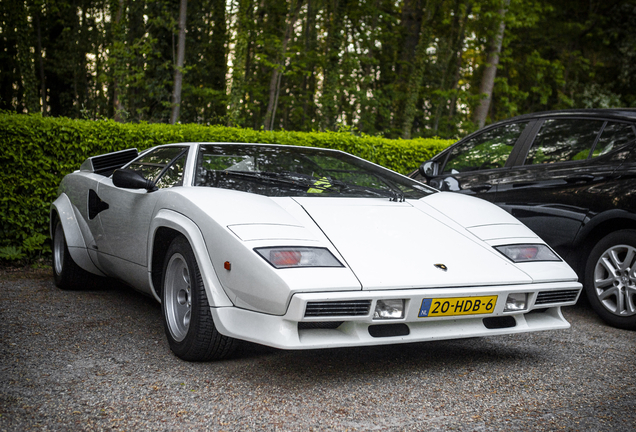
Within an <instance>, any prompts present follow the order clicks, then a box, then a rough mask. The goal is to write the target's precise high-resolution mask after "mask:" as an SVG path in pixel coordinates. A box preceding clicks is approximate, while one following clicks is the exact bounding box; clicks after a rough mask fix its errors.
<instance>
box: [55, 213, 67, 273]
mask: <svg viewBox="0 0 636 432" xmlns="http://www.w3.org/2000/svg"><path fill="white" fill-rule="evenodd" d="M64 244H65V240H64V230H63V229H62V225H61V224H58V225H57V227H56V228H55V238H54V239H53V269H54V270H55V274H58V275H59V274H62V267H63V266H64Z"/></svg>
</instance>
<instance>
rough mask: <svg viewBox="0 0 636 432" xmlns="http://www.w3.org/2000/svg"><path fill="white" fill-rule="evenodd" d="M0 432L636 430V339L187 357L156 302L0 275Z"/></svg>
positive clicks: (607, 330) (603, 331) (250, 348)
mask: <svg viewBox="0 0 636 432" xmlns="http://www.w3.org/2000/svg"><path fill="white" fill-rule="evenodd" d="M0 290H1V291H0V292H1V293H2V295H1V298H0V325H1V330H2V331H1V332H0V430H8V431H25V430H56V431H65V430H72V431H76V430H91V431H92V430H117V431H119V430H126V431H130V430H154V431H164V430H165V431H173V430H214V431H238V430H240V431H244V430H258V431H276V430H280V431H311V430H314V431H322V430H336V431H344V430H360V431H372V430H373V431H403V430H416V431H424V430H426V431H446V430H461V431H491V430H502V431H531V430H532V431H535V430H536V431H541V430H548V431H554V430H572V431H574V430H580V431H633V430H635V429H636V372H635V370H636V368H635V366H636V332H629V331H624V330H618V329H613V328H611V327H607V326H605V325H604V324H603V323H602V322H600V320H599V319H598V318H596V316H595V315H594V314H593V312H592V311H591V310H590V309H589V307H588V306H587V305H585V304H580V305H577V306H575V307H571V308H567V309H565V315H566V317H567V318H568V320H569V321H570V322H571V323H572V328H571V329H569V330H561V331H550V332H542V333H532V334H525V335H516V336H503V337H502V336H499V337H492V338H475V339H465V340H456V341H440V342H432V343H420V344H409V345H396V346H391V347H370V348H362V349H359V348H358V349H331V350H318V351H279V350H275V349H270V348H266V347H262V346H259V345H255V344H245V345H244V346H242V347H241V349H240V350H239V351H238V352H237V354H236V355H234V357H233V358H231V359H229V360H225V361H221V362H213V363H187V362H184V361H181V360H179V359H178V358H176V357H175V356H173V355H172V354H171V352H170V350H169V348H168V345H167V343H166V340H165V337H164V334H163V327H162V323H161V313H160V308H159V305H158V304H156V303H155V302H154V301H153V300H152V299H150V298H147V297H144V296H142V295H140V294H137V293H136V292H134V291H132V290H130V289H128V288H125V287H121V286H117V285H113V286H111V287H109V288H105V289H101V290H93V291H84V292H65V291H61V290H58V289H57V288H55V286H54V284H53V282H52V277H51V276H50V270H49V269H43V270H42V269H41V270H36V271H34V270H29V271H27V270H18V271H8V270H4V271H0Z"/></svg>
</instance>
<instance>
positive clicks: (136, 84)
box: [0, 0, 636, 138]
mask: <svg viewBox="0 0 636 432" xmlns="http://www.w3.org/2000/svg"><path fill="white" fill-rule="evenodd" d="M184 3H185V4H187V14H186V15H187V16H186V17H185V18H187V20H186V28H185V30H186V43H185V63H184V67H183V68H179V71H180V72H182V73H183V89H182V97H181V101H182V103H181V104H180V108H181V112H180V121H181V122H183V123H200V124H211V125H228V126H238V127H242V128H252V129H256V130H259V129H261V128H264V129H266V130H269V129H273V130H280V129H285V130H295V131H312V130H321V131H337V130H338V129H339V128H342V127H346V128H349V129H350V130H352V131H359V132H361V133H365V134H368V135H374V136H384V137H390V138H396V137H402V138H409V137H411V136H414V137H427V136H441V137H448V138H450V137H456V136H458V135H460V134H463V133H465V132H467V131H470V130H472V129H474V127H475V123H474V122H473V120H475V111H476V110H475V107H476V106H477V105H478V104H479V103H480V100H481V99H482V95H484V94H486V93H483V91H484V90H482V89H488V88H492V102H491V103H490V105H489V108H488V109H487V111H485V112H484V114H485V115H487V116H488V121H494V120H497V119H501V118H506V117H509V116H512V115H515V114H521V113H527V112H532V111H538V110H546V109H559V108H568V107H578V108H583V107H610V106H636V54H635V53H636V33H635V32H634V30H633V29H634V28H636V0H587V1H584V2H583V1H580V0H562V1H558V2H557V1H552V0H263V1H258V2H257V1H254V0H134V1H133V0H79V1H70V0H47V1H46V2H44V1H42V0H3V1H2V2H0V64H2V68H1V69H0V109H5V110H11V111H14V112H19V113H24V112H28V113H36V112H40V113H43V114H44V115H51V116H67V117H71V118H87V119H102V118H113V119H116V120H121V121H131V122H139V121H148V122H153V123H154V122H168V121H169V119H170V113H171V108H172V107H171V105H172V100H173V99H172V98H171V94H172V91H173V84H174V81H175V78H174V77H175V68H176V64H177V51H178V50H177V45H178V44H177V39H178V36H179V29H178V22H179V17H180V6H183V5H184ZM500 35H503V39H502V40H499V36H500ZM489 62H492V63H495V64H498V68H496V69H495V71H496V78H495V76H494V75H493V76H492V77H491V78H490V80H493V79H494V81H493V82H491V83H489V82H488V81H489V79H486V78H487V77H488V76H490V75H489V74H487V73H484V72H485V71H487V70H488V65H489V64H491V63H489ZM488 84H491V85H490V86H488ZM493 85H494V88H493Z"/></svg>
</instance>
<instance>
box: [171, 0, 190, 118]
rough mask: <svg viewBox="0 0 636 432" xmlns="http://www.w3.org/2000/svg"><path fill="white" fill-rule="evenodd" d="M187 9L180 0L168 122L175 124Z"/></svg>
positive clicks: (185, 2) (179, 105)
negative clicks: (177, 38) (175, 57)
mask: <svg viewBox="0 0 636 432" xmlns="http://www.w3.org/2000/svg"><path fill="white" fill-rule="evenodd" d="M187 11H188V0H181V6H180V8H179V42H178V44H177V66H176V67H175V69H174V90H173V92H172V115H171V116H170V124H175V123H176V122H177V120H178V119H179V108H181V87H182V84H183V63H184V60H185V42H186V14H187Z"/></svg>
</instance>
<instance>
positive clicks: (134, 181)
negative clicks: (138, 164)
mask: <svg viewBox="0 0 636 432" xmlns="http://www.w3.org/2000/svg"><path fill="white" fill-rule="evenodd" d="M113 184H114V185H115V186H117V187H118V188H124V189H146V190H148V191H150V192H152V191H153V190H157V188H156V187H155V184H154V183H153V181H152V180H147V179H145V178H143V177H142V176H141V174H139V173H137V172H135V171H133V170H129V169H117V170H115V172H113Z"/></svg>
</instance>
